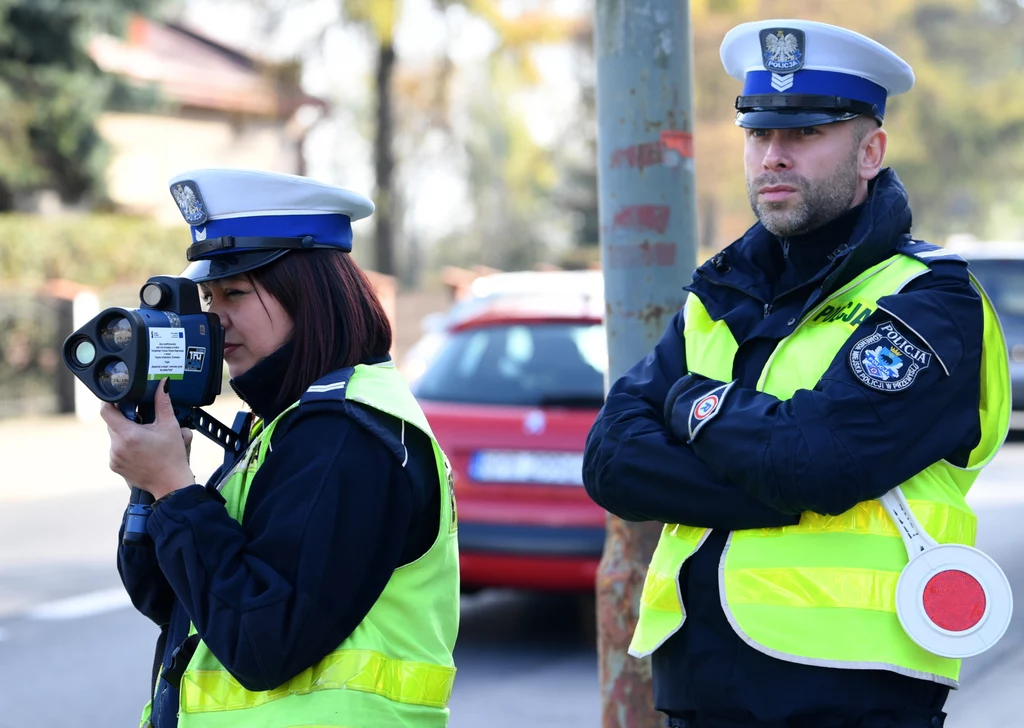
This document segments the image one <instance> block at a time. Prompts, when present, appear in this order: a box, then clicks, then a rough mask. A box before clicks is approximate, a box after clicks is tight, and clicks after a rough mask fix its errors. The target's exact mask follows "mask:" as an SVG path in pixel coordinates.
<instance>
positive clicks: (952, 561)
mask: <svg viewBox="0 0 1024 728" xmlns="http://www.w3.org/2000/svg"><path fill="white" fill-rule="evenodd" d="M878 500H879V501H880V502H881V503H882V506H883V507H884V508H885V510H886V512H887V513H888V515H889V517H890V518H891V519H892V521H893V523H894V524H895V526H896V528H897V531H899V534H900V536H901V537H902V539H903V543H904V545H905V546H906V549H907V556H908V557H909V558H910V563H908V564H907V565H906V566H905V567H904V568H903V571H902V572H900V578H899V580H898V581H897V582H896V616H897V617H898V618H899V621H900V625H902V627H903V631H904V632H906V633H907V636H908V637H910V639H912V640H913V641H914V642H916V643H917V644H918V645H919V646H920V647H922V648H924V649H925V650H928V651H929V652H931V653H932V654H935V655H939V656H940V657H949V658H955V659H962V658H965V657H973V656H974V655H978V654H981V653H982V652H984V651H985V650H987V649H988V648H990V647H991V646H992V645H994V644H995V643H996V642H998V641H999V639H1000V638H1001V637H1002V636H1003V634H1004V633H1005V632H1006V628H1007V627H1009V626H1010V617H1011V616H1012V614H1013V591H1012V590H1011V589H1010V582H1009V581H1008V580H1007V578H1006V575H1005V574H1004V573H1003V570H1002V569H1000V568H999V565H998V564H997V563H996V562H995V561H993V560H992V559H991V558H990V557H989V556H988V555H987V554H985V553H984V552H983V551H979V550H978V549H976V548H972V547H971V546H963V545H961V544H938V543H936V542H935V539H933V538H932V537H931V536H930V535H928V532H927V531H925V530H924V529H923V528H922V527H921V524H919V523H918V522H917V519H916V518H915V517H914V513H913V511H912V510H910V505H909V504H908V503H907V501H906V498H905V497H904V496H903V492H902V491H901V490H900V489H899V488H893V489H892V490H891V491H889V492H888V493H886V494H885V495H883V496H882V497H881V498H879V499H878Z"/></svg>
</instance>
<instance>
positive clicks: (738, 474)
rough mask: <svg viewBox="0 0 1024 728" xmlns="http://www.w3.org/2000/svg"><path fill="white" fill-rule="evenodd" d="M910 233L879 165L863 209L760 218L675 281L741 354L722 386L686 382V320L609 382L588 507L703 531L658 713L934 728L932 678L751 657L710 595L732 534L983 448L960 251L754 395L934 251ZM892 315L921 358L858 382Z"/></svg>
mask: <svg viewBox="0 0 1024 728" xmlns="http://www.w3.org/2000/svg"><path fill="white" fill-rule="evenodd" d="M910 222H911V218H910V208H909V203H908V200H907V196H906V192H905V190H904V189H903V186H902V185H901V184H900V182H899V180H898V178H897V177H896V175H895V173H894V172H892V171H891V170H885V171H883V173H882V174H881V175H880V176H879V177H878V178H877V179H876V180H875V182H874V183H873V184H872V186H871V190H870V195H869V198H868V200H867V202H865V203H864V204H863V205H861V206H860V207H858V208H856V209H855V210H853V211H851V212H849V213H847V214H846V215H843V216H841V217H840V218H839V219H837V220H835V221H833V222H832V223H830V224H828V225H826V226H825V227H823V228H821V229H819V230H816V231H813V232H811V233H809V234H807V235H805V236H801V237H799V238H792V239H788V240H779V239H777V238H775V237H774V236H773V235H771V234H770V233H768V232H767V231H766V230H765V229H764V227H762V226H761V225H760V224H759V223H758V224H756V225H755V226H754V227H753V228H751V229H750V230H749V231H748V232H747V233H746V234H745V235H744V237H743V238H741V239H740V240H738V241H737V242H735V243H733V244H732V245H731V246H729V247H728V248H726V249H725V250H724V251H723V252H722V253H720V254H718V255H716V256H714V257H713V258H712V259H711V260H710V261H708V262H707V263H705V264H704V265H702V266H701V267H699V268H698V269H697V270H696V271H695V273H694V276H693V281H692V283H691V284H690V285H689V286H687V287H686V290H689V291H691V292H694V293H696V294H698V295H699V296H700V298H701V301H702V302H703V303H704V304H705V306H706V308H707V310H708V312H709V313H710V315H711V316H712V318H714V319H716V320H720V319H724V320H725V321H726V323H727V324H728V326H729V329H730V331H731V332H732V334H733V336H734V337H735V339H736V341H737V342H738V343H739V345H740V346H739V349H738V351H737V354H736V358H735V362H734V370H733V385H732V386H731V387H729V388H728V389H727V390H726V389H725V387H724V386H723V385H725V384H727V383H724V382H717V381H713V380H708V379H704V378H702V377H695V376H690V375H688V370H687V364H686V356H685V346H684V341H683V318H682V313H681V312H680V313H678V314H677V315H676V316H675V317H674V318H673V320H672V322H671V323H670V325H669V327H668V329H667V330H666V332H665V334H664V335H663V336H662V338H661V340H660V341H659V342H658V344H657V345H656V346H655V348H654V350H653V351H652V352H651V353H650V354H649V355H648V356H646V357H645V358H644V359H643V360H642V361H640V362H639V363H637V364H636V365H635V366H634V367H633V368H632V369H630V370H629V371H628V372H627V373H626V374H625V375H623V376H622V377H621V378H620V379H619V380H618V381H617V382H615V383H614V384H613V385H612V387H611V389H610V391H609V393H608V397H607V400H606V403H605V406H604V408H603V409H602V410H601V412H600V414H599V415H598V417H597V420H596V421H595V423H594V425H593V428H592V429H591V431H590V434H589V436H588V438H587V444H586V452H585V458H584V471H583V479H584V483H585V485H586V488H587V492H588V493H589V494H590V496H591V498H592V499H593V500H594V501H595V502H597V503H598V504H600V505H601V506H603V507H604V508H605V509H607V510H609V511H611V512H612V513H614V514H616V515H618V516H619V517H621V518H624V519H626V520H631V521H659V522H666V523H683V524H687V525H691V526H701V527H707V528H711V529H714V530H713V531H712V533H711V535H710V536H709V538H708V540H707V541H706V542H705V543H704V545H703V546H702V547H701V548H700V549H699V550H698V552H697V553H696V554H695V555H694V556H693V557H692V558H691V559H689V560H688V561H687V563H686V564H685V565H684V568H683V571H682V574H681V576H680V586H681V591H682V594H683V600H684V604H685V607H686V612H687V620H686V622H685V623H684V626H683V627H682V629H681V630H680V631H679V632H678V633H676V634H675V635H674V636H673V637H672V638H670V639H669V640H668V641H667V642H666V643H665V644H664V645H663V646H662V647H661V648H659V649H658V650H657V651H656V652H655V653H654V656H653V664H654V677H655V704H656V707H657V708H658V709H659V710H662V711H664V712H666V713H669V714H670V715H677V716H681V717H689V718H691V719H694V718H696V719H697V720H698V721H700V722H699V724H700V726H702V727H704V726H732V725H764V726H792V725H808V726H815V728H825V727H826V726H833V725H834V726H843V725H847V724H849V725H864V726H873V725H876V723H873V722H871V721H872V720H874V719H877V720H878V722H877V725H890V724H892V725H903V723H901V722H899V721H900V720H905V721H913V720H920V721H923V722H922V723H921V725H929V721H930V720H931V718H932V717H941V708H942V705H943V704H944V701H945V698H946V695H947V692H948V691H947V689H946V688H944V687H941V686H939V685H937V684H934V683H930V682H926V681H922V680H915V679H912V678H907V677H903V676H900V675H896V674H895V673H890V672H885V671H872V670H833V669H825V668H820V667H810V666H806V665H798V664H796V663H790V662H784V661H781V660H778V659H775V658H771V657H768V656H767V655H764V654H762V653H760V652H758V651H756V650H755V649H753V648H752V647H750V646H748V645H747V644H746V643H745V642H743V641H742V640H740V639H739V637H737V636H736V634H735V633H734V632H733V630H732V629H731V627H730V626H729V624H728V623H727V621H726V619H725V616H724V613H723V611H722V607H721V603H720V598H719V594H718V574H717V572H718V566H719V560H720V557H721V554H722V549H723V546H724V543H725V539H726V536H727V535H728V531H730V530H736V529H744V528H759V527H770V526H784V525H788V524H793V523H797V522H798V519H799V514H800V513H801V512H803V511H813V512H817V513H823V514H838V513H841V512H843V511H845V510H847V509H849V508H850V507H852V506H853V505H854V504H856V503H858V502H861V501H865V500H869V499H873V498H877V497H878V496H880V495H881V494H883V493H885V492H886V491H887V490H889V489H891V488H892V487H894V486H896V485H898V484H899V483H901V482H902V481H904V480H906V479H907V478H908V477H910V476H911V475H913V474H915V473H917V472H919V471H921V470H923V469H924V468H925V467H927V466H928V465H930V464H932V463H934V462H936V461H938V460H940V459H943V458H945V459H947V460H950V461H951V462H953V463H955V464H961V465H962V464H963V463H965V462H966V458H967V455H968V453H969V452H970V451H971V449H972V448H973V447H974V446H976V444H977V443H978V441H979V438H980V422H979V416H978V399H979V371H980V357H981V338H982V308H981V302H980V298H979V296H978V294H977V292H976V291H975V290H974V288H973V287H972V286H971V285H970V282H969V278H968V274H967V268H966V264H965V263H964V262H963V261H962V260H960V259H959V258H955V257H949V258H946V257H939V258H936V259H929V260H928V262H929V265H930V268H929V271H928V272H927V273H925V274H924V275H922V276H920V277H918V278H916V279H915V280H913V281H911V282H910V283H909V284H908V285H907V286H906V287H905V288H904V290H903V292H901V293H899V294H896V295H891V296H886V297H883V298H882V299H881V300H880V301H879V303H878V306H877V308H876V309H875V310H862V311H860V312H852V311H851V312H846V315H847V316H849V318H848V319H847V323H848V324H849V326H850V334H851V338H850V339H849V340H848V342H847V343H846V344H845V345H844V347H843V348H842V350H841V351H840V352H839V354H838V355H837V356H836V357H835V359H834V360H833V362H832V364H831V365H830V367H829V369H828V370H827V371H826V373H825V374H824V376H823V377H822V378H821V380H820V381H819V382H818V383H817V385H816V386H815V387H814V389H812V390H800V391H798V392H796V393H795V394H794V396H793V397H792V398H791V399H789V400H786V401H781V400H779V399H778V398H776V397H774V396H772V395H769V394H765V393H762V392H758V391H756V389H755V387H756V383H757V380H758V377H759V375H760V372H761V370H762V368H763V366H764V364H765V362H766V361H767V360H768V357H769V356H770V355H771V352H772V351H773V350H774V348H775V345H776V344H777V343H778V341H779V340H781V339H782V338H784V337H785V336H787V335H788V334H789V333H790V332H791V331H792V330H793V328H794V327H795V325H796V324H797V323H798V322H799V321H800V320H801V318H802V317H803V316H805V315H806V314H808V313H809V312H810V311H811V310H812V309H813V308H814V307H815V306H816V305H817V304H818V303H820V302H821V301H822V300H823V298H824V297H826V296H827V295H828V294H829V293H830V292H831V291H835V290H836V289H838V288H839V287H841V286H842V285H844V284H845V283H847V282H849V281H850V280H852V279H853V278H855V277H856V276H857V275H858V274H859V273H861V272H863V271H864V270H866V269H867V268H869V267H871V266H872V265H874V264H876V263H878V262H880V261H882V260H884V259H886V258H888V257H889V256H891V255H892V254H893V253H894V252H895V251H904V252H906V253H907V254H911V255H912V254H914V251H916V250H923V249H932V246H928V245H927V244H924V243H918V242H914V241H913V240H911V238H910V237H909V234H908V233H909V229H910ZM890 322H891V323H893V324H894V325H895V326H896V328H897V330H898V331H899V332H900V333H901V334H902V335H904V336H905V337H906V338H907V340H908V341H909V342H912V343H913V344H914V345H916V346H918V347H920V348H921V350H922V351H924V352H926V353H929V354H932V356H931V358H930V360H929V361H930V364H929V366H927V367H926V368H924V369H921V370H920V371H919V372H917V374H916V376H914V377H913V378H912V379H911V380H910V384H909V386H906V387H905V388H904V389H902V391H899V392H884V391H879V390H878V389H876V388H875V387H873V386H869V384H870V383H869V382H865V381H862V380H861V379H859V378H858V376H857V375H856V374H855V373H854V371H853V368H852V366H851V349H852V348H853V346H854V345H855V343H856V342H857V341H859V340H860V339H862V338H864V337H867V336H869V335H870V334H872V333H873V332H874V331H875V328H876V326H878V325H881V324H885V323H890ZM715 390H718V391H719V394H722V393H723V392H724V397H721V398H720V399H721V403H720V404H719V405H718V407H717V409H715V410H714V411H713V412H712V413H711V416H710V417H708V418H707V419H706V420H704V421H703V425H702V426H701V427H700V428H699V429H695V428H694V425H695V424H698V423H695V422H694V421H691V420H692V418H691V410H692V409H693V405H694V403H695V402H698V401H700V400H702V399H703V398H704V397H705V396H706V395H707V394H708V393H710V392H712V391H715ZM692 431H695V434H694V435H692V436H691V432H692ZM887 720H888V721H893V720H895V721H897V722H895V723H887V722H885V721H887ZM844 721H849V722H848V723H847V722H844ZM857 721H862V722H857ZM907 724H908V725H911V724H914V723H907Z"/></svg>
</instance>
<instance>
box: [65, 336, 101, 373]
mask: <svg viewBox="0 0 1024 728" xmlns="http://www.w3.org/2000/svg"><path fill="white" fill-rule="evenodd" d="M71 356H72V357H73V358H74V360H75V364H77V365H78V366H80V367H87V366H89V365H90V364H92V363H93V362H94V361H95V360H96V346H95V344H93V343H92V342H91V341H89V340H88V339H82V340H81V341H78V342H76V343H75V345H74V347H73V348H72V350H71Z"/></svg>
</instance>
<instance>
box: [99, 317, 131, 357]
mask: <svg viewBox="0 0 1024 728" xmlns="http://www.w3.org/2000/svg"><path fill="white" fill-rule="evenodd" d="M100 338H102V339H103V343H104V344H106V345H107V347H108V348H109V349H110V350H111V351H123V350H124V349H127V348H128V344H130V343H131V341H132V325H131V323H130V322H129V321H128V319H126V318H124V317H123V316H121V317H118V318H115V319H111V320H110V321H108V322H107V323H106V325H105V326H104V327H103V329H102V330H101V331H100Z"/></svg>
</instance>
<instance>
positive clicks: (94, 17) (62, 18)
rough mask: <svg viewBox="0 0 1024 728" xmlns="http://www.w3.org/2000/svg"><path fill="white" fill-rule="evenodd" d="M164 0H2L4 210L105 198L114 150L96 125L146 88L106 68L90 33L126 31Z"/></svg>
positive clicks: (0, 184)
mask: <svg viewBox="0 0 1024 728" xmlns="http://www.w3.org/2000/svg"><path fill="white" fill-rule="evenodd" d="M156 4H157V2H156V0H0V108H2V109H3V113H2V114H0V212H3V211H7V210H10V209H12V208H13V207H14V206H15V203H16V201H17V197H18V196H25V195H30V194H32V193H34V192H36V191H38V190H44V189H45V190H51V191H54V192H56V193H57V194H58V195H59V196H60V198H61V199H62V200H63V201H64V202H67V203H72V204H75V203H80V202H88V201H97V200H99V199H101V198H102V191H103V177H104V174H105V170H106V162H107V156H106V153H105V152H106V150H105V147H104V144H103V142H102V140H101V139H100V136H99V134H98V133H97V131H96V128H95V122H96V119H97V117H98V116H99V114H100V113H101V112H102V111H103V110H104V109H106V108H110V106H111V105H112V104H121V105H124V104H130V103H135V102H137V103H140V104H144V103H146V100H147V99H148V98H149V97H148V96H147V94H146V93H145V91H144V90H142V89H139V90H138V93H136V90H135V89H132V88H130V87H127V86H126V85H125V84H123V83H121V82H120V81H119V80H118V79H117V78H115V77H112V76H109V75H106V74H104V73H102V72H101V71H100V70H99V69H98V68H97V67H96V64H95V63H93V61H92V60H91V59H90V58H89V56H88V54H87V53H86V43H87V42H88V40H89V37H90V34H92V33H96V32H104V31H105V32H111V33H119V32H122V31H123V29H124V24H125V22H126V19H127V17H128V14H129V13H130V12H145V11H149V10H151V9H152V8H153V7H155V6H156Z"/></svg>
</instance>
